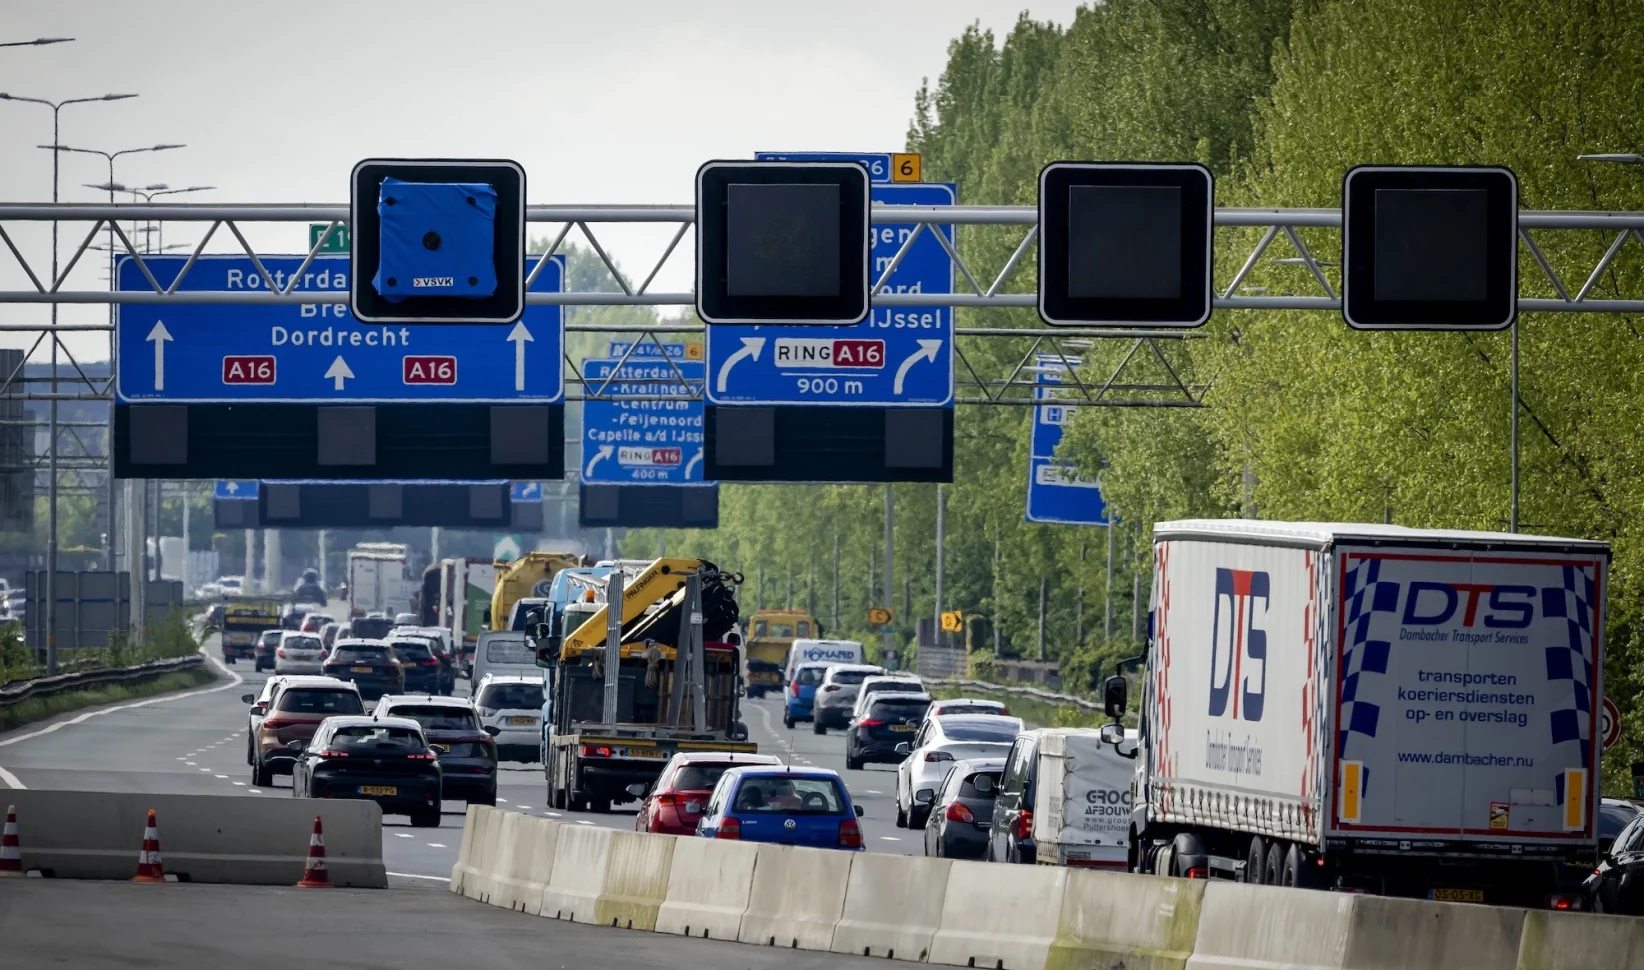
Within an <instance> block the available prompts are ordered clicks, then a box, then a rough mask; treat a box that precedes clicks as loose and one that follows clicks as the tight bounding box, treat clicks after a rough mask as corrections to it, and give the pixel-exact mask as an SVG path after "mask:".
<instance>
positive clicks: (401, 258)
mask: <svg viewBox="0 0 1644 970" xmlns="http://www.w3.org/2000/svg"><path fill="white" fill-rule="evenodd" d="M496 212H497V190H496V189H494V188H492V187H491V186H489V185H486V184H484V183H468V182H402V181H400V180H399V179H395V178H385V179H383V180H382V189H381V192H380V193H379V195H378V197H377V216H378V218H379V219H380V220H381V222H382V234H381V258H380V259H379V261H378V264H377V275H376V276H375V277H374V278H373V279H372V280H371V285H372V286H374V287H375V288H376V290H377V292H378V293H379V294H381V295H382V296H383V297H385V298H387V299H389V300H393V301H396V302H397V301H399V300H403V299H405V298H406V297H411V296H457V297H466V298H469V299H476V300H482V299H486V298H487V297H490V296H491V295H492V294H493V293H495V292H496V289H497V271H496V264H495V259H494V253H493V245H492V243H493V240H494V238H495V231H494V226H493V223H494V221H495V219H496Z"/></svg>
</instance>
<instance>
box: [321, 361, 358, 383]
mask: <svg viewBox="0 0 1644 970" xmlns="http://www.w3.org/2000/svg"><path fill="white" fill-rule="evenodd" d="M325 376H326V377H329V378H331V382H332V383H331V386H332V387H334V388H335V389H337V390H339V391H340V390H342V389H343V381H345V380H347V379H348V378H350V377H353V376H354V372H353V371H351V370H349V369H348V361H346V360H343V359H342V354H338V355H337V359H336V360H334V361H332V362H331V366H330V367H328V368H326V371H325Z"/></svg>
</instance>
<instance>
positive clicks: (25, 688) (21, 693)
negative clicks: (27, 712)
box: [0, 654, 205, 708]
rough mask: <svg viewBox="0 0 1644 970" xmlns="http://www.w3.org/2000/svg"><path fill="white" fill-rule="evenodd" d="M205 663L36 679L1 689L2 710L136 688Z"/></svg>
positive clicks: (194, 659)
mask: <svg viewBox="0 0 1644 970" xmlns="http://www.w3.org/2000/svg"><path fill="white" fill-rule="evenodd" d="M204 663H205V657H204V656H202V655H200V654H190V655H189V656H187V657H172V658H168V659H165V660H151V661H149V662H148V663H142V664H135V665H133V666H130V667H105V668H103V669H100V670H80V671H74V672H72V673H66V674H56V675H54V676H51V677H36V678H34V679H33V680H24V681H18V682H16V683H12V684H7V685H5V686H4V687H0V708H5V707H10V706H12V705H13V704H20V703H22V702H23V701H26V700H29V699H30V698H34V697H50V696H51V695H53V694H62V693H65V692H67V691H72V690H85V689H86V688H88V687H101V686H102V685H104V684H135V683H140V682H142V681H145V680H152V679H153V678H155V677H163V676H165V675H166V674H171V673H176V672H178V671H180V670H193V669H194V668H196V667H199V666H201V665H202V664H204Z"/></svg>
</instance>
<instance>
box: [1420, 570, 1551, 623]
mask: <svg viewBox="0 0 1644 970" xmlns="http://www.w3.org/2000/svg"><path fill="white" fill-rule="evenodd" d="M1547 592H1548V593H1562V592H1563V591H1562V590H1553V589H1550V590H1548V591H1547ZM1538 595H1539V593H1538V591H1537V589H1536V588H1535V587H1534V586H1495V585H1491V584H1489V583H1435V582H1427V581H1417V582H1412V583H1411V584H1410V592H1409V595H1408V596H1407V597H1406V598H1405V600H1404V616H1403V618H1402V620H1401V622H1402V623H1403V624H1404V625H1405V626H1442V625H1444V624H1447V623H1451V622H1454V620H1455V619H1456V618H1457V615H1458V614H1459V615H1460V619H1461V625H1462V626H1464V627H1470V626H1472V625H1473V624H1474V623H1476V622H1479V621H1482V622H1483V623H1484V625H1485V626H1487V627H1490V628H1491V629H1504V630H1522V629H1524V628H1525V627H1527V626H1529V625H1530V621H1531V620H1533V619H1534V618H1535V615H1536V610H1535V601H1536V597H1537V596H1538ZM1480 607H1483V609H1482V610H1481V609H1480Z"/></svg>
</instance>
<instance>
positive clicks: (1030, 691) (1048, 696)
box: [930, 679, 1102, 714]
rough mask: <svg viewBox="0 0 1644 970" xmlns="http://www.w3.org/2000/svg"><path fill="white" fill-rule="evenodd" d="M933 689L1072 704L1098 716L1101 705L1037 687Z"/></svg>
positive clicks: (942, 683) (937, 683)
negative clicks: (968, 691)
mask: <svg viewBox="0 0 1644 970" xmlns="http://www.w3.org/2000/svg"><path fill="white" fill-rule="evenodd" d="M930 683H931V686H933V687H957V688H960V689H963V690H985V691H990V692H993V693H999V694H1011V695H1014V696H1016V697H1031V698H1033V699H1035V700H1041V701H1045V702H1046V703H1050V704H1072V705H1074V706H1076V707H1082V708H1084V709H1085V710H1087V711H1095V712H1096V713H1098V714H1100V713H1101V712H1102V705H1100V704H1098V703H1096V702H1095V701H1093V700H1089V699H1088V698H1084V697H1075V696H1074V695H1072V694H1058V693H1056V692H1055V691H1049V690H1040V689H1039V688H1037V687H1025V686H1023V685H1021V684H991V683H988V682H987V681H985V680H952V679H950V680H933V681H931V682H930Z"/></svg>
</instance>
